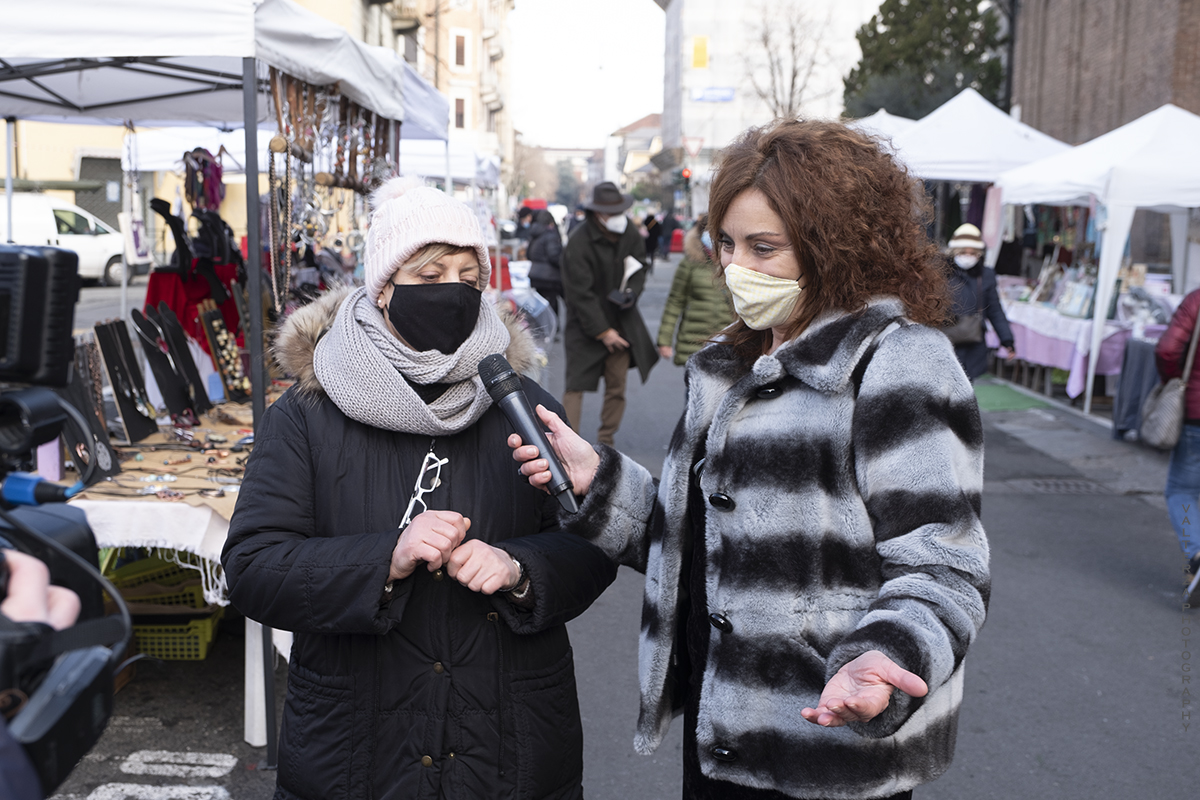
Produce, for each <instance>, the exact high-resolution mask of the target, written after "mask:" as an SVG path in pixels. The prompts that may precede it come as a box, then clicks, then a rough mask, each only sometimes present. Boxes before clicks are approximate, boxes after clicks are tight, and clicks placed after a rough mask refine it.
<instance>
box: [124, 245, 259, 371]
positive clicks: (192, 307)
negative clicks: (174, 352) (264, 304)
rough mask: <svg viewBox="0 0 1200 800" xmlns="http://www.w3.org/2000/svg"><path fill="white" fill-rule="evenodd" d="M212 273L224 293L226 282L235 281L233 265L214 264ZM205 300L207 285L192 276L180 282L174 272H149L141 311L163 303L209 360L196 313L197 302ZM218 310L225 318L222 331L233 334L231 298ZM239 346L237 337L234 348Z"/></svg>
mask: <svg viewBox="0 0 1200 800" xmlns="http://www.w3.org/2000/svg"><path fill="white" fill-rule="evenodd" d="M213 270H214V271H215V272H216V273H217V278H218V279H220V281H221V284H222V285H223V286H224V287H225V288H226V289H228V288H229V284H230V282H232V281H233V280H234V278H236V277H237V265H235V264H216V265H214V266H213ZM209 296H211V293H210V292H209V288H208V281H206V280H204V278H202V277H200V276H199V275H196V274H195V273H193V274H192V276H191V277H190V278H188V280H187V281H186V282H184V281H183V280H182V279H181V278H180V276H179V274H178V273H175V272H151V273H150V282H149V285H147V287H146V306H145V307H146V308H154V309H157V308H158V304H159V302H160V301H166V303H167V307H168V308H170V309H171V310H172V311H174V312H175V316H177V317H179V324H180V326H181V327H182V328H183V332H184V333H186V334H187V335H188V336H190V337H192V338H193V339H195V340H196V341H197V342H199V343H200V346H201V347H203V348H204V352H206V353H208V354H209V355H210V356H211V355H212V353H211V352H210V351H209V349H208V337H207V336H205V335H204V328H203V327H202V326H201V325H200V315H199V314H198V313H197V311H196V306H197V305H198V304H199V303H200V301H202V300H204V299H206V298H208V297H209ZM220 309H221V316H222V317H224V318H225V327H227V328H229V330H231V331H235V330H237V324H238V312H237V304H236V303H235V302H234V300H233V296H232V295H230V297H229V299H228V300H226V301H225V302H224V303H222V304H221V306H220ZM241 343H242V337H241V336H240V335H239V336H238V344H239V345H240V344H241Z"/></svg>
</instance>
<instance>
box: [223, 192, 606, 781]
mask: <svg viewBox="0 0 1200 800" xmlns="http://www.w3.org/2000/svg"><path fill="white" fill-rule="evenodd" d="M372 203H373V206H374V210H373V212H372V215H371V226H370V229H369V230H368V232H367V246H366V255H365V273H366V286H364V287H361V288H359V289H354V290H346V292H345V293H342V294H336V295H327V296H325V297H323V298H322V299H320V300H317V301H316V302H314V303H312V304H310V305H308V306H306V307H305V308H303V309H301V310H300V311H297V312H296V313H294V314H292V315H291V316H290V317H289V318H288V320H287V322H286V323H285V324H284V326H283V330H282V331H281V332H280V335H279V337H278V340H277V343H276V345H275V355H276V358H277V360H278V361H279V363H280V365H281V366H282V367H283V368H284V369H285V370H286V371H287V373H288V374H289V375H292V376H294V377H295V378H296V379H297V382H296V383H295V385H293V386H292V387H291V388H290V389H288V390H287V391H286V392H284V394H283V396H282V397H280V398H279V400H277V401H276V402H275V403H274V404H273V405H272V406H271V407H270V408H268V409H267V412H266V414H265V415H264V416H263V419H262V421H261V423H260V425H259V426H258V430H257V432H256V434H255V436H256V441H255V446H254V452H253V453H252V454H251V456H250V460H249V462H248V463H247V466H246V474H245V481H244V482H243V484H242V487H241V491H240V492H239V494H238V498H239V500H238V504H237V508H236V509H235V511H234V514H233V518H232V519H231V520H230V523H229V538H228V541H227V542H226V544H225V549H224V551H223V553H222V555H221V563H222V564H223V565H224V568H225V575H226V577H227V580H228V582H229V596H230V601H231V602H232V604H233V606H234V607H235V608H237V609H238V610H239V611H240V612H241V613H243V614H245V615H246V616H247V617H249V618H253V619H256V620H259V621H261V622H262V623H264V624H265V625H269V626H271V627H273V628H281V629H283V630H288V631H293V632H294V633H295V643H294V645H293V646H292V653H291V658H290V660H289V662H290V663H289V667H288V686H287V702H286V705H285V708H284V712H283V726H282V730H281V732H280V738H279V772H278V775H277V787H276V791H275V799H276V800H323V799H324V798H333V797H340V798H367V797H371V798H377V799H378V800H402V799H403V800H408V798H418V797H421V798H439V799H442V798H445V799H447V800H481V798H482V799H483V800H488V799H490V798H495V799H496V800H499V798H512V797H517V796H519V797H529V798H556V799H557V798H564V799H566V798H571V799H572V800H579V799H580V798H582V796H583V787H582V775H583V733H582V727H581V722H580V716H579V706H578V701H577V698H576V692H575V677H574V665H573V663H572V658H571V647H570V642H569V640H568V637H567V630H566V626H565V623H566V622H567V621H568V620H570V619H572V618H573V617H575V616H577V615H578V614H580V613H582V612H583V611H584V610H585V609H586V608H587V607H588V606H589V605H590V604H591V603H592V601H593V600H595V599H596V598H597V597H599V595H600V593H601V592H603V591H604V589H605V588H606V587H607V586H608V584H609V583H611V582H612V580H613V578H614V577H615V575H616V570H615V567H613V565H612V563H611V561H610V560H609V559H608V558H606V557H605V555H604V553H603V552H602V551H601V550H599V549H598V548H596V547H594V546H592V545H591V544H589V543H588V542H586V541H584V540H583V539H581V538H579V537H577V536H570V535H566V534H563V533H562V532H561V528H560V526H559V524H558V520H557V511H556V508H557V505H558V503H557V501H556V500H555V499H554V498H552V497H550V496H549V495H547V494H545V493H543V492H539V491H536V490H534V489H533V488H532V487H530V486H529V485H528V483H527V482H526V481H524V480H522V479H520V478H519V476H518V475H516V473H515V472H514V470H513V468H512V461H511V456H510V455H509V450H508V447H507V446H506V438H507V436H508V435H509V434H510V433H511V431H512V430H513V428H512V425H511V424H510V423H509V422H508V420H507V418H506V417H505V415H504V413H503V412H502V411H501V409H500V408H499V407H498V406H497V405H495V404H494V403H492V401H491V398H490V396H489V395H488V392H487V390H486V389H485V387H484V386H483V381H482V379H481V378H480V376H479V362H480V361H481V360H482V359H483V358H485V357H486V356H488V355H491V354H494V353H506V355H507V357H508V359H509V360H510V361H511V362H512V364H513V366H514V368H515V369H516V370H518V371H520V370H521V369H522V367H523V366H524V367H526V368H527V367H529V366H531V365H532V362H533V360H534V358H535V357H536V353H535V351H534V348H533V343H532V341H531V340H530V339H529V338H528V334H526V333H524V332H523V331H522V330H521V329H520V327H519V326H518V325H515V324H509V323H506V322H505V321H504V320H502V319H501V318H500V317H499V316H498V314H497V312H496V309H495V307H494V306H493V304H492V302H491V301H490V300H489V299H488V297H486V296H485V295H484V294H483V292H482V291H481V290H482V288H483V287H485V286H487V285H488V276H489V273H490V271H491V264H490V261H489V259H488V252H487V246H486V244H485V241H484V237H483V231H482V230H481V228H480V226H479V221H478V219H477V218H476V217H475V214H474V212H472V211H471V209H469V208H468V207H467V206H466V205H465V204H463V203H461V202H459V201H457V200H454V199H452V198H449V197H447V196H446V195H445V194H444V193H442V192H439V191H436V190H434V189H429V188H425V187H421V186H415V187H414V186H412V184H411V183H410V182H408V181H406V180H405V179H399V178H398V179H393V180H392V181H389V182H387V183H385V184H384V185H383V186H382V187H380V189H379V190H377V191H376V193H375V194H374V195H373V197H372ZM522 383H523V388H524V391H525V392H526V394H527V395H528V396H529V398H530V400H532V401H533V402H535V403H539V404H542V405H547V404H548V405H550V406H557V403H556V402H555V401H554V400H553V399H552V397H551V396H550V395H549V394H547V393H546V391H545V390H544V389H542V388H541V387H540V386H538V385H537V384H536V383H534V382H533V381H530V380H527V379H523V380H522ZM410 487H412V488H411V494H410Z"/></svg>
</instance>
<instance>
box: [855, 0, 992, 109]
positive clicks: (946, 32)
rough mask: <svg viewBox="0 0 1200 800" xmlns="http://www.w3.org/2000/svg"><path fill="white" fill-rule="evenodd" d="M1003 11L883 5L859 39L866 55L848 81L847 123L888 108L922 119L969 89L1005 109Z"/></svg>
mask: <svg viewBox="0 0 1200 800" xmlns="http://www.w3.org/2000/svg"><path fill="white" fill-rule="evenodd" d="M1002 10H1003V9H997V7H996V6H995V5H994V4H983V3H980V2H979V0H884V2H883V3H882V5H880V7H879V11H878V12H877V13H876V14H875V16H873V17H871V19H870V21H868V22H867V23H866V24H865V25H863V26H862V27H861V28H859V29H858V33H857V34H856V37H857V39H858V44H859V46H860V47H861V48H862V54H863V55H862V60H861V61H859V62H858V66H856V67H855V68H854V69H852V70H851V71H850V74H849V75H848V76H846V78H845V81H844V93H843V100H844V102H845V105H846V115H847V116H850V117H865V116H868V115H870V114H873V113H875V112H876V111H878V110H879V109H881V108H886V109H887V110H888V112H889V113H891V114H898V115H900V116H904V117H911V118H913V119H919V118H920V117H923V116H925V115H926V114H928V113H929V112H930V111H933V110H934V109H935V108H937V107H938V106H939V105H941V104H942V103H944V102H946V101H947V100H949V99H950V98H951V97H953V96H954V95H956V94H958V93H959V92H960V91H962V90H963V89H965V88H966V87H968V86H970V87H971V88H973V89H975V90H976V91H978V92H979V93H980V94H982V95H983V96H984V97H986V98H987V99H988V100H991V101H992V102H994V103H999V102H1000V101H1001V99H1002V94H1003V91H1004V64H1003V61H1002V59H1001V55H1000V54H1001V50H1002V48H1003V46H1004V44H1005V43H1006V37H1004V36H1002V35H1001V33H1000V16H999V13H1000V12H1001V11H1002Z"/></svg>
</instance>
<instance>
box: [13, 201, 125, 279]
mask: <svg viewBox="0 0 1200 800" xmlns="http://www.w3.org/2000/svg"><path fill="white" fill-rule="evenodd" d="M12 202H13V209H12V221H13V231H12V238H13V243H14V244H28V245H50V246H52V247H62V248H64V249H67V250H74V251H75V253H76V254H77V255H78V256H79V277H81V278H86V279H92V280H97V281H99V282H100V284H101V285H102V286H120V285H121V273H122V272H123V271H124V270H125V262H124V253H125V239H124V237H123V236H122V235H121V234H120V232H119V231H114V230H113V229H112V228H110V227H108V226H107V225H105V224H104V223H103V222H101V221H100V220H98V219H96V218H95V217H94V216H92V215H91V214H89V213H88V212H86V211H84V210H83V209H82V208H80V207H79V206H76V205H72V204H70V203H68V202H65V201H63V200H59V199H58V198H57V197H50V196H49V195H44V194H35V193H31V192H13V195H12ZM7 211H8V209H7V208H6V207H5V203H4V198H3V194H2V193H0V242H2V241H7V237H8V230H7V227H6V226H7V224H8V220H7V217H6V214H7Z"/></svg>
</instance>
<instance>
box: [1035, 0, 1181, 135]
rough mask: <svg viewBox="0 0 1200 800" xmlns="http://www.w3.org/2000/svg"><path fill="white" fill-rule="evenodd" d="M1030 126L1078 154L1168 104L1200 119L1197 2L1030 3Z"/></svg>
mask: <svg viewBox="0 0 1200 800" xmlns="http://www.w3.org/2000/svg"><path fill="white" fill-rule="evenodd" d="M1013 64H1014V73H1013V105H1014V107H1016V106H1020V116H1021V121H1022V122H1026V123H1028V124H1029V125H1032V126H1033V127H1035V128H1037V129H1038V130H1040V131H1043V132H1044V133H1048V134H1050V135H1051V136H1054V137H1055V138H1058V139H1061V140H1063V141H1064V142H1068V143H1070V144H1081V143H1083V142H1086V141H1088V140H1090V139H1094V138H1095V137H1097V136H1099V135H1101V134H1103V133H1107V132H1108V131H1111V130H1113V129H1114V128H1119V127H1120V126H1122V125H1124V124H1125V123H1127V122H1131V121H1132V120H1135V119H1137V118H1138V117H1140V116H1142V115H1143V114H1146V113H1149V112H1150V111H1153V110H1154V109H1156V108H1158V107H1159V106H1161V105H1163V104H1164V103H1174V104H1175V105H1177V106H1180V107H1181V108H1185V109H1187V110H1188V111H1192V112H1196V113H1200V2H1197V0H1021V2H1020V5H1019V6H1018V16H1017V39H1016V54H1015V58H1014V61H1013Z"/></svg>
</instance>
